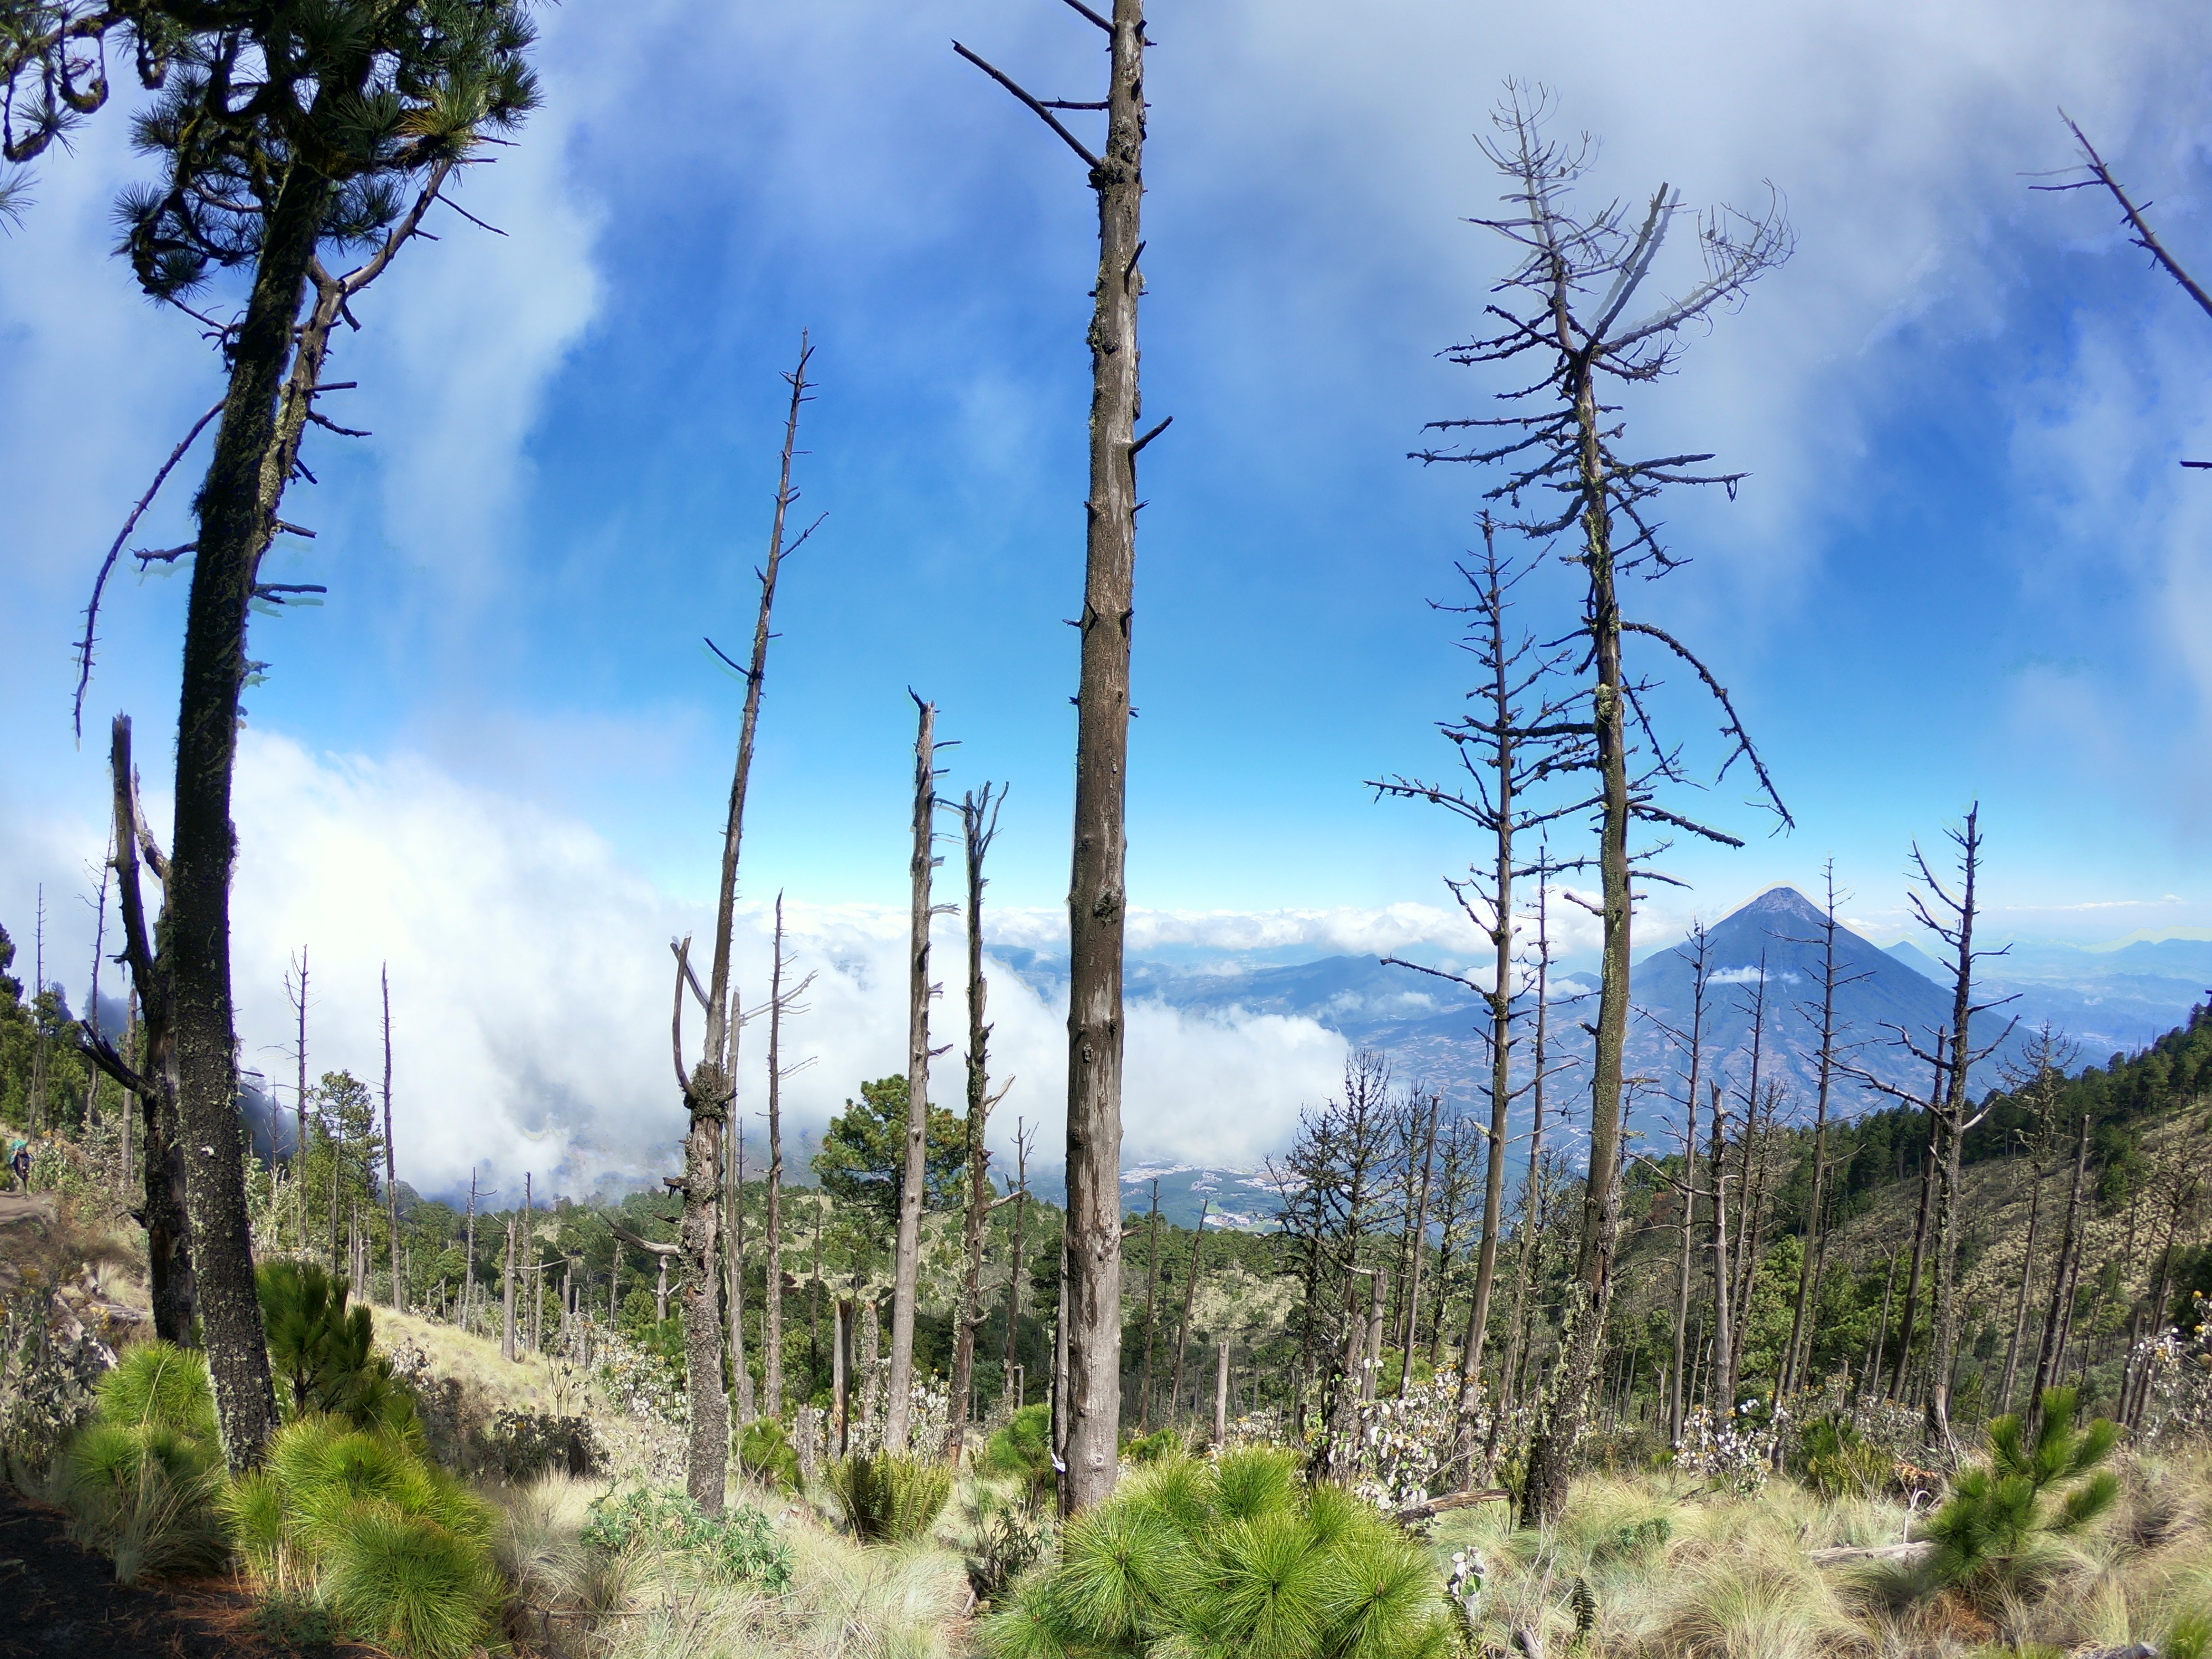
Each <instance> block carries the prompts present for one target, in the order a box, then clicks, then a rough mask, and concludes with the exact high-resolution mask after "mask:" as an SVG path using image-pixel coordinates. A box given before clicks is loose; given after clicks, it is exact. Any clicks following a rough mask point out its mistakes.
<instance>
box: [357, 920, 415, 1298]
mask: <svg viewBox="0 0 2212 1659" xmlns="http://www.w3.org/2000/svg"><path fill="white" fill-rule="evenodd" d="M377 982H378V984H379V985H380V987H381V988H382V990H383V993H384V1218H385V1231H386V1233H387V1234H388V1235H389V1237H390V1246H391V1251H392V1311H393V1312H394V1313H401V1312H404V1311H405V1310H406V1306H407V1299H406V1297H405V1295H404V1287H403V1286H402V1285H401V1284H400V1281H399V1157H398V1153H397V1152H394V1151H393V1150H392V964H391V963H384V964H382V965H381V966H380V968H379V969H378V970H377ZM364 1299H365V1298H364Z"/></svg>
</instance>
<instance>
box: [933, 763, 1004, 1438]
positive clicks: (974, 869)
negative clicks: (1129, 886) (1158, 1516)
mask: <svg viewBox="0 0 2212 1659" xmlns="http://www.w3.org/2000/svg"><path fill="white" fill-rule="evenodd" d="M1000 799H1002V800H1003V799H1004V797H1003V796H1001V797H1000ZM998 825H999V815H998V813H997V812H996V811H994V810H993V807H992V793H991V786H990V785H989V784H985V785H984V786H983V789H982V793H981V797H980V798H979V797H978V796H977V795H976V794H975V793H972V792H971V793H969V794H967V795H966V796H964V797H963V798H962V799H961V802H960V841H961V848H962V850H963V854H964V857H965V860H966V865H967V872H968V1123H967V1129H968V1146H967V1152H968V1214H967V1218H966V1225H965V1228H964V1230H963V1231H965V1234H966V1238H965V1241H964V1242H965V1243H966V1246H967V1255H968V1276H967V1278H966V1279H965V1280H964V1281H963V1284H962V1285H961V1292H960V1315H959V1322H958V1329H957V1331H956V1332H955V1334H954V1339H953V1348H952V1421H951V1427H950V1429H949V1430H948V1431H947V1433H946V1436H945V1456H946V1458H947V1459H948V1460H949V1461H950V1462H952V1463H953V1464H954V1465H955V1466H956V1467H957V1465H958V1464H959V1462H960V1448H961V1446H962V1444H963V1442H964V1441H965V1439H966V1431H967V1426H968V1421H969V1411H970V1407H971V1402H972V1398H973V1395H974V1391H975V1335H976V1333H977V1332H978V1331H979V1330H980V1329H981V1327H982V1324H983V1319H984V1312H983V1237H984V1229H985V1228H986V1226H987V1225H988V1223H989V1221H990V1219H991V1153H990V1149H989V1148H988V1147H987V1146H986V1145H985V1144H984V1140H983V1132H984V1130H985V1129H986V1128H987V1127H989V1124H990V1121H991V1107H992V1105H993V1104H994V1097H993V1095H992V1094H991V1091H990V1090H991V1067H990V1043H991V1027H990V1025H989V1024H987V1023H986V1021H985V1019H984V1018H983V1016H984V1014H985V1012H986V1008H985V1003H986V1000H987V996H988V993H989V987H988V985H987V983H986V981H984V978H983V888H984V885H985V883H984V880H983V860H984V856H985V855H986V854H987V853H989V851H990V850H991V841H992V838H993V837H994V836H995V835H997V833H998ZM1001 1092H1004V1091H1001Z"/></svg>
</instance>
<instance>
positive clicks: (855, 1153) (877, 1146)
mask: <svg viewBox="0 0 2212 1659" xmlns="http://www.w3.org/2000/svg"><path fill="white" fill-rule="evenodd" d="M906 1091H907V1082H906V1079H904V1078H902V1077H887V1078H879V1079H877V1080H876V1081H875V1082H873V1083H863V1084H862V1085H860V1099H859V1100H858V1101H851V1100H848V1101H847V1102H846V1103H845V1109H844V1111H843V1112H842V1113H841V1114H839V1115H837V1116H836V1117H834V1118H832V1119H830V1120H829V1128H828V1130H827V1131H826V1132H824V1133H823V1137H822V1150H821V1151H820V1152H817V1153H816V1154H815V1155H814V1173H815V1176H816V1178H817V1179H818V1180H819V1181H820V1182H821V1183H822V1189H823V1191H824V1192H826V1193H828V1194H830V1195H831V1196H832V1197H834V1198H839V1199H842V1200H846V1201H848V1202H849V1203H858V1204H860V1205H862V1206H866V1207H867V1208H869V1209H871V1210H873V1211H875V1212H877V1213H878V1217H879V1218H880V1219H881V1220H882V1221H883V1222H884V1223H885V1224H887V1225H896V1222H897V1219H898V1208H899V1192H900V1189H901V1188H902V1187H903V1186H904V1185H905V1181H906V1113H907V1092H906ZM927 1160H928V1161H927V1165H926V1169H925V1173H924V1176H923V1192H924V1195H923V1199H922V1203H923V1205H924V1206H925V1207H927V1208H929V1209H933V1210H946V1209H951V1208H954V1207H956V1206H957V1204H958V1202H959V1200H960V1195H961V1192H962V1190H963V1188H962V1186H961V1183H962V1182H963V1181H964V1180H965V1179H966V1177H967V1164H968V1137H967V1130H966V1128H965V1127H963V1124H962V1122H961V1121H960V1120H959V1119H958V1118H957V1117H955V1116H954V1115H952V1114H951V1112H950V1111H948V1110H946V1109H945V1108H943V1107H941V1106H933V1107H931V1108H930V1109H929V1132H928V1148H927Z"/></svg>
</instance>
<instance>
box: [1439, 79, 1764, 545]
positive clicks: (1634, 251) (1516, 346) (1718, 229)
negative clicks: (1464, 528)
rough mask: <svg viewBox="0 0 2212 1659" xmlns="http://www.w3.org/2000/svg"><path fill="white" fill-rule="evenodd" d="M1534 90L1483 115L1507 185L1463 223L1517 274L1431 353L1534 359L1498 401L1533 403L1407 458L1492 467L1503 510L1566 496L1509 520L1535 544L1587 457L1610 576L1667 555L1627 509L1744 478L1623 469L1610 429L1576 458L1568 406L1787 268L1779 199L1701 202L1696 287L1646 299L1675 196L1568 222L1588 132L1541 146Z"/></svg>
mask: <svg viewBox="0 0 2212 1659" xmlns="http://www.w3.org/2000/svg"><path fill="white" fill-rule="evenodd" d="M1529 91H1530V89H1529V88H1524V87H1522V86H1521V85H1519V84H1517V83H1513V82H1509V83H1508V85H1507V92H1506V97H1505V99H1504V100H1503V101H1502V102H1501V103H1500V105H1499V106H1498V109H1497V110H1496V111H1495V112H1493V114H1492V118H1491V119H1492V125H1493V126H1494V127H1495V128H1496V129H1497V134H1498V136H1497V137H1492V138H1486V139H1481V140H1479V141H1478V142H1479V143H1480V144H1481V147H1482V150H1483V153H1484V154H1485V155H1487V156H1488V157H1489V158H1490V160H1491V161H1492V162H1493V163H1494V164H1495V165H1496V166H1497V167H1498V170H1499V171H1500V172H1501V173H1504V175H1505V176H1506V177H1507V179H1509V180H1510V188H1509V190H1508V191H1507V192H1506V194H1505V195H1504V197H1502V198H1501V199H1502V200H1503V201H1504V204H1505V205H1506V208H1507V212H1506V213H1505V214H1504V215H1503V216H1499V217H1498V218H1494V219H1476V220H1474V221H1472V222H1473V223H1474V224H1479V225H1481V226H1483V227H1484V228H1486V229H1490V230H1494V231H1496V232H1498V234H1500V235H1502V236H1504V237H1505V238H1507V239H1508V240H1510V241H1512V242H1514V243H1515V244H1516V245H1517V246H1519V247H1520V248H1522V250H1523V252H1522V259H1521V262H1520V264H1517V265H1516V266H1515V267H1514V269H1513V270H1511V271H1510V272H1509V273H1508V274H1507V275H1506V276H1505V277H1504V279H1503V280H1502V281H1500V282H1499V283H1498V284H1497V286H1496V287H1495V288H1494V289H1492V293H1493V294H1494V295H1498V296H1499V297H1498V299H1496V300H1493V301H1492V302H1491V303H1490V304H1489V305H1487V306H1486V307H1484V308H1483V310H1484V315H1485V317H1486V319H1491V320H1492V321H1494V322H1495V323H1496V324H1498V325H1502V326H1500V327H1499V329H1498V332H1496V333H1494V334H1487V335H1483V336H1479V337H1476V338H1474V339H1472V340H1470V341H1468V342H1467V343H1464V344H1462V345H1457V346H1454V347H1452V348H1451V349H1449V350H1448V351H1446V352H1445V353H1444V354H1443V355H1444V356H1447V357H1449V358H1450V359H1451V361H1453V362H1457V363H1463V364H1468V365H1474V364H1479V363H1504V362H1517V361H1518V360H1520V359H1522V358H1523V357H1526V356H1529V355H1530V354H1534V356H1536V358H1537V359H1538V361H1539V362H1542V363H1543V372H1542V374H1541V376H1540V377H1539V378H1537V379H1536V380H1534V382H1533V383H1530V384H1526V385H1523V386H1520V387H1518V388H1516V389H1514V390H1510V391H1507V392H1501V393H1499V394H1498V395H1499V398H1501V400H1503V401H1504V402H1507V403H1520V402H1523V401H1527V400H1536V401H1537V402H1538V403H1539V405H1540V409H1539V412H1535V413H1530V414H1517V413H1516V414H1510V415H1503V416H1492V417H1489V418H1478V419H1466V420H1449V421H1431V422H1429V423H1428V427H1427V428H1426V429H1427V430H1430V431H1437V432H1449V431H1488V432H1492V433H1494V434H1496V435H1498V437H1499V438H1501V439H1502V440H1504V441H1502V442H1499V443H1497V444H1482V443H1477V444H1476V445H1474V447H1468V448H1465V449H1458V450H1417V451H1415V452H1413V459H1419V460H1423V461H1473V462H1476V463H1478V464H1482V465H1494V464H1498V463H1504V464H1505V465H1506V467H1507V472H1506V476H1505V477H1504V480H1503V481H1502V482H1500V483H1498V484H1497V485H1495V486H1493V487H1492V489H1489V490H1487V491H1486V492H1485V496H1486V499H1487V500H1490V501H1506V502H1510V504H1511V505H1512V506H1514V507H1516V508H1518V507H1521V506H1522V494H1523V492H1524V491H1529V490H1539V489H1541V490H1553V491H1557V492H1559V494H1560V495H1563V496H1565V501H1562V502H1561V503H1560V504H1559V507H1558V510H1557V511H1553V512H1546V511H1544V510H1543V509H1542V508H1541V507H1538V508H1534V509H1532V510H1531V511H1530V512H1529V516H1528V517H1527V518H1526V519H1525V520H1522V521H1521V522H1518V523H1516V525H1514V526H1513V527H1514V528H1515V529H1516V530H1519V531H1522V532H1523V533H1525V534H1528V535H1530V536H1533V537H1536V538H1543V537H1547V536H1553V535H1557V534H1558V533H1559V532H1561V531H1563V530H1565V529H1566V528H1567V527H1568V526H1571V525H1572V524H1573V523H1574V522H1575V521H1576V520H1577V519H1578V518H1579V517H1581V516H1582V513H1583V493H1584V482H1583V477H1582V476H1581V472H1580V468H1581V465H1582V464H1583V461H1584V460H1585V459H1589V460H1592V461H1595V463H1596V465H1598V467H1599V468H1600V469H1601V471H1602V473H1603V475H1604V477H1605V480H1606V483H1607V489H1608V493H1609V494H1610V495H1611V496H1612V498H1613V501H1612V504H1613V507H1614V508H1615V509H1616V510H1618V511H1620V513H1623V514H1624V515H1625V516H1626V518H1627V519H1628V520H1629V521H1630V524H1631V526H1632V529H1633V533H1632V535H1631V536H1630V537H1628V538H1625V539H1624V540H1621V541H1620V542H1617V543H1616V544H1615V545H1614V548H1613V562H1614V568H1616V569H1620V570H1626V569H1631V568H1634V567H1635V566H1636V565H1638V564H1639V563H1642V562H1644V561H1645V560H1648V559H1656V560H1657V561H1658V562H1660V563H1661V564H1662V566H1663V565H1668V564H1671V563H1673V562H1674V561H1673V560H1672V559H1671V557H1670V556H1668V553H1667V552H1666V550H1665V549H1664V548H1663V547H1662V545H1661V544H1660V542H1659V539H1658V536H1657V528H1658V526H1656V525H1655V524H1653V523H1652V522H1650V520H1648V519H1646V518H1645V517H1644V515H1643V513H1642V512H1641V511H1640V509H1641V507H1642V505H1643V503H1644V502H1645V501H1648V500H1650V497H1652V496H1653V495H1657V494H1658V493H1659V491H1660V490H1661V489H1663V488H1664V487H1665V486H1667V485H1668V484H1670V483H1697V484H1706V483H1717V484H1720V485H1722V486H1723V487H1724V488H1726V489H1729V492H1730V493H1731V495H1733V493H1734V491H1735V485H1736V484H1737V483H1739V482H1740V481H1741V479H1742V477H1744V475H1743V474H1742V473H1741V472H1732V473H1700V472H1698V471H1692V469H1694V468H1697V467H1699V466H1701V465H1703V464H1704V463H1705V462H1707V461H1710V460H1711V459H1713V458H1712V456H1711V455H1710V454H1685V455H1662V456H1653V457H1649V458H1645V459H1633V460H1632V459H1624V458H1623V457H1622V456H1620V454H1619V453H1615V452H1614V450H1613V442H1614V441H1615V440H1617V439H1619V438H1620V436H1621V435H1622V428H1621V426H1620V423H1619V422H1613V423H1612V424H1610V425H1606V426H1600V427H1599V428H1596V429H1595V430H1594V431H1593V432H1591V433H1590V434H1589V437H1590V439H1591V440H1592V441H1594V442H1595V447H1596V451H1595V454H1594V455H1592V456H1589V457H1587V458H1586V457H1584V456H1583V454H1582V453H1581V452H1582V450H1583V447H1584V446H1583V443H1582V442H1580V441H1578V435H1577V422H1576V419H1575V407H1576V404H1577V401H1579V400H1580V399H1582V398H1584V397H1586V396H1588V395H1589V393H1588V392H1585V391H1584V390H1583V388H1584V387H1585V386H1586V385H1587V384H1588V383H1589V382H1591V381H1594V380H1595V377H1597V376H1601V375H1603V376H1609V377H1610V378H1612V379H1613V380H1620V381H1642V380H1656V379H1657V378H1658V377H1659V376H1660V375H1661V374H1664V373H1666V371H1667V370H1668V368H1669V367H1671V366H1672V364H1673V362H1674V359H1675V357H1676V356H1677V355H1678V354H1679V352H1680V349H1681V344H1682V340H1681V335H1682V331H1683V330H1684V329H1686V328H1687V327H1688V326H1689V325H1692V324H1693V323H1697V322H1699V321H1701V320H1704V319H1706V318H1708V317H1709V316H1710V315H1711V313H1713V312H1714V311H1715V310H1717V309H1718V308H1720V307H1727V306H1730V305H1733V304H1734V303H1735V302H1736V301H1740V300H1741V299H1742V298H1743V296H1744V295H1745V293H1746V291H1747V289H1749V288H1750V286H1751V284H1752V283H1753V282H1754V281H1756V280H1757V279H1758V278H1759V276H1762V275H1763V274H1764V273H1765V272H1766V271H1768V270H1772V269H1774V268H1775V267H1776V266H1778V265H1779V264H1782V263H1783V262H1784V260H1786V259H1787V258H1789V257H1790V253H1791V252H1793V251H1794V249H1795V246H1796V239H1795V237H1794V235H1793V234H1792V232H1791V230H1790V223H1789V219H1788V216H1787V215H1786V214H1785V212H1784V208H1783V204H1782V201H1781V197H1780V196H1779V194H1778V193H1771V194H1770V198H1769V201H1768V204H1767V207H1766V210H1765V212H1764V213H1763V214H1760V215H1759V216H1752V215H1750V214H1746V213H1741V212H1738V211H1736V210H1735V209H1732V208H1728V207H1714V208H1709V209H1707V210H1705V211H1704V212H1703V213H1701V214H1699V215H1698V216H1696V222H1697V231H1696V234H1697V238H1698V243H1699V251H1700V252H1701V253H1702V255H1703V261H1704V274H1703V276H1702V277H1701V278H1700V279H1699V281H1698V282H1697V283H1695V284H1694V285H1693V286H1692V288H1691V289H1689V290H1688V291H1687V292H1686V294H1683V295H1680V296H1679V297H1678V296H1674V295H1667V294H1664V293H1662V292H1659V291H1658V290H1657V289H1656V284H1655V283H1654V281H1653V276H1652V272H1653V267H1654V266H1655V265H1656V263H1657V261H1658V258H1659V255H1660V252H1661V251H1662V248H1663V247H1664V246H1666V242H1667V239H1668V234H1670V233H1671V232H1672V231H1673V230H1674V225H1675V222H1676V220H1677V219H1678V218H1679V217H1680V216H1681V215H1682V212H1683V208H1682V195H1681V192H1680V191H1679V190H1676V189H1675V188H1674V186H1672V185H1665V184H1662V185H1660V186H1659V187H1658V188H1657V189H1656V190H1655V191H1652V193H1651V197H1650V201H1649V202H1648V203H1647V204H1645V206H1644V212H1643V216H1642V217H1641V218H1640V219H1632V217H1631V216H1630V210H1629V208H1628V206H1627V204H1625V203H1623V202H1620V201H1615V202H1612V203H1609V204H1607V205H1606V206H1605V207H1604V208H1602V209H1601V210H1598V211H1597V212H1596V213H1595V214H1592V215H1591V216H1589V217H1587V218H1578V217H1577V216H1576V214H1575V212H1574V209H1573V204H1572V200H1571V198H1572V197H1573V194H1574V191H1575V187H1576V185H1577V184H1578V183H1579V182H1580V181H1581V180H1582V179H1583V177H1584V175H1585V174H1586V173H1588V172H1589V165H1590V151H1591V145H1590V141H1589V138H1588V137H1587V136H1585V137H1582V138H1580V139H1578V140H1577V142H1576V143H1572V144H1568V143H1561V142H1559V140H1556V139H1553V138H1548V137H1546V136H1545V135H1544V131H1543V129H1544V124H1545V120H1546V118H1547V116H1548V115H1549V114H1550V112H1551V98H1550V94H1548V93H1547V92H1545V91H1544V90H1543V89H1542V88H1535V89H1534V101H1533V103H1532V102H1531V101H1530V100H1529V96H1528V94H1529ZM1770 191H1771V186H1770ZM1631 318H1632V319H1633V320H1624V319H1631ZM1595 409H1596V411H1597V412H1598V413H1601V414H1607V415H1610V414H1613V413H1615V412H1617V407H1616V406H1615V405H1612V404H1602V403H1598V404H1595Z"/></svg>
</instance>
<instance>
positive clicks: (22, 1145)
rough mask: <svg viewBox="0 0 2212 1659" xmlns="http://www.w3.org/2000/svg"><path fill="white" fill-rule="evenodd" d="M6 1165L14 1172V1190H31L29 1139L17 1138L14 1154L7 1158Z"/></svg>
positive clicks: (23, 1191) (20, 1191)
mask: <svg viewBox="0 0 2212 1659" xmlns="http://www.w3.org/2000/svg"><path fill="white" fill-rule="evenodd" d="M8 1167H9V1169H11V1170H14V1171H15V1190H16V1191H17V1192H19V1193H27V1192H29V1191H30V1190H31V1143H30V1142H29V1141H27V1140H19V1141H17V1142H16V1143H15V1157H13V1158H9V1160H8Z"/></svg>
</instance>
